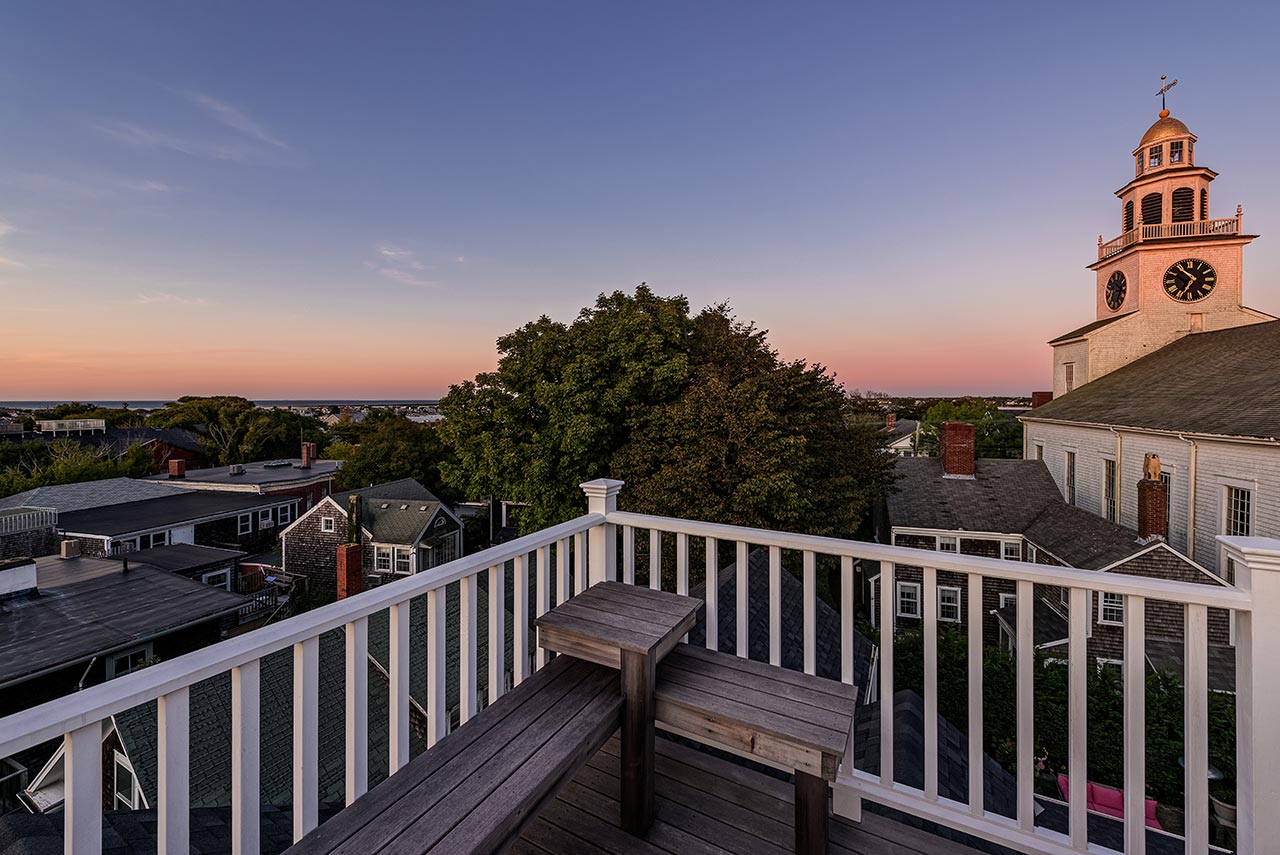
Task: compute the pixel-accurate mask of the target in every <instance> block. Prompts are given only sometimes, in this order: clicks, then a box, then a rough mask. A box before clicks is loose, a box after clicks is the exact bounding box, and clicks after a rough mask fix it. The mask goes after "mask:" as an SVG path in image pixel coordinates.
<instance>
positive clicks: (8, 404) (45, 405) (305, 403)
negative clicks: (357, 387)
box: [0, 398, 440, 410]
mask: <svg viewBox="0 0 1280 855" xmlns="http://www.w3.org/2000/svg"><path fill="white" fill-rule="evenodd" d="M69 403H71V402H70V401H0V407H4V408H7V409H11V410H48V409H52V408H53V407H56V406H58V405H59V404H69ZM80 403H84V404H96V405H97V406H99V407H122V406H124V405H125V404H128V405H129V406H130V407H131V408H133V409H135V410H137V409H141V410H155V409H159V408H160V407H163V406H164V405H165V404H166V403H168V401H100V400H97V399H96V398H95V399H93V400H91V401H81V402H80ZM255 403H256V404H257V405H258V406H259V407H326V406H329V405H331V404H332V405H334V406H339V407H352V406H365V407H386V406H392V405H395V404H399V405H407V404H425V405H430V406H434V405H436V404H438V403H440V402H439V400H437V399H432V398H422V399H416V400H414V399H394V400H385V401H350V400H320V399H316V398H308V399H305V400H298V401H255Z"/></svg>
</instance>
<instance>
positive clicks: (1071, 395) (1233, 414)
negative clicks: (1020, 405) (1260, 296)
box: [1020, 321, 1280, 440]
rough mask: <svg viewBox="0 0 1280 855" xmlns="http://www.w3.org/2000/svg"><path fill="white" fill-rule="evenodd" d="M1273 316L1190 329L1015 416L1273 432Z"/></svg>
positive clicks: (1279, 405) (1276, 388) (1279, 420)
mask: <svg viewBox="0 0 1280 855" xmlns="http://www.w3.org/2000/svg"><path fill="white" fill-rule="evenodd" d="M1276 354H1280V321H1267V322H1265V323H1260V324H1251V325H1248V326H1243V327H1235V328H1233V329H1227V330H1217V331H1214V332H1203V333H1193V334H1189V335H1187V336H1184V337H1183V338H1180V339H1178V340H1177V341H1175V342H1173V343H1172V344H1169V345H1166V346H1165V347H1162V348H1160V349H1159V350H1157V351H1156V352H1155V353H1152V354H1150V355H1148V356H1144V357H1143V358H1141V359H1138V360H1135V361H1134V362H1131V363H1129V364H1128V365H1126V366H1124V367H1123V368H1119V369H1116V370H1115V371H1112V372H1111V373H1110V374H1106V375H1104V376H1102V377H1099V378H1098V379H1097V380H1093V381H1091V382H1089V383H1086V384H1085V385H1083V386H1080V387H1079V388H1077V389H1075V390H1073V391H1071V392H1068V393H1067V394H1066V395H1063V396H1062V397H1060V398H1056V399H1055V400H1052V401H1050V402H1048V403H1046V404H1044V405H1042V406H1040V407H1039V408H1037V409H1036V410H1034V411H1032V412H1029V413H1025V414H1024V415H1022V416H1020V418H1022V419H1023V420H1024V421H1055V422H1083V423H1088V424H1101V425H1115V426H1117V427H1133V428H1149V429H1151V430H1163V431H1177V432H1180V433H1191V434H1210V435H1217V436H1238V437H1258V438H1264V439H1272V440H1277V439H1280V371H1277V370H1276Z"/></svg>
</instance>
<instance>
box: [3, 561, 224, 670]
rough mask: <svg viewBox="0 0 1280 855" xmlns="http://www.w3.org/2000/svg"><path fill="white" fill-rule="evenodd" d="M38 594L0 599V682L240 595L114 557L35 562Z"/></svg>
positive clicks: (114, 645) (186, 620)
mask: <svg viewBox="0 0 1280 855" xmlns="http://www.w3.org/2000/svg"><path fill="white" fill-rule="evenodd" d="M36 585H37V590H38V593H34V594H31V595H29V596H24V597H15V598H12V599H8V600H5V601H4V602H2V603H0V686H4V685H7V684H9V683H13V682H17V681H21V680H24V679H27V678H30V677H34V676H36V675H37V674H40V673H43V672H45V671H51V670H56V669H58V668H62V667H66V666H69V665H73V664H75V663H78V662H83V661H85V660H88V659H90V658H92V657H94V656H100V655H103V654H106V653H110V652H112V651H115V650H121V649H128V648H129V647H132V646H136V645H138V644H142V643H143V642H145V641H147V640H149V639H151V638H155V637H158V636H161V635H165V634H167V633H169V632H173V631H174V630H177V629H180V628H182V627H185V626H191V625H193V624H197V623H203V622H204V621H206V620H212V619H214V618H217V617H220V616H222V615H225V614H229V613H231V612H234V611H236V610H237V609H239V608H240V607H241V606H243V605H244V604H245V603H246V602H248V601H249V600H248V598H247V597H242V596H240V595H239V594H233V593H231V592H230V591H225V590H223V589H222V588H215V587H213V586H211V585H205V584H203V583H201V582H198V581H195V580H193V579H187V578H186V577H184V576H179V575H177V574H175V573H170V572H168V571H166V570H157V569H156V568H154V567H148V566H146V565H135V564H130V566H129V570H128V571H127V572H126V571H125V570H124V565H123V563H122V562H121V561H120V560H118V559H114V558H87V557H81V558H66V559H64V558H59V557H57V556H48V557H45V558H37V559H36Z"/></svg>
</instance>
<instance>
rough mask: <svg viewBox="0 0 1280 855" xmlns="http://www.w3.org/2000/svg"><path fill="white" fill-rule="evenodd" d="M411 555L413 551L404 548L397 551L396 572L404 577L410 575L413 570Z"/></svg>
mask: <svg viewBox="0 0 1280 855" xmlns="http://www.w3.org/2000/svg"><path fill="white" fill-rule="evenodd" d="M411 554H412V550H409V549H403V548H397V549H396V572H397V573H399V574H400V575H402V576H404V575H408V573H409V571H410V569H412V565H411V563H410V561H409V556H410V555H411Z"/></svg>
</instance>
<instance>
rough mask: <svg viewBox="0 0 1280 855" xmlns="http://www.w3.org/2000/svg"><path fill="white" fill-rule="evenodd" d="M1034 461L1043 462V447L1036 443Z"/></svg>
mask: <svg viewBox="0 0 1280 855" xmlns="http://www.w3.org/2000/svg"><path fill="white" fill-rule="evenodd" d="M1036 460H1044V446H1043V445H1042V444H1040V443H1036Z"/></svg>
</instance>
